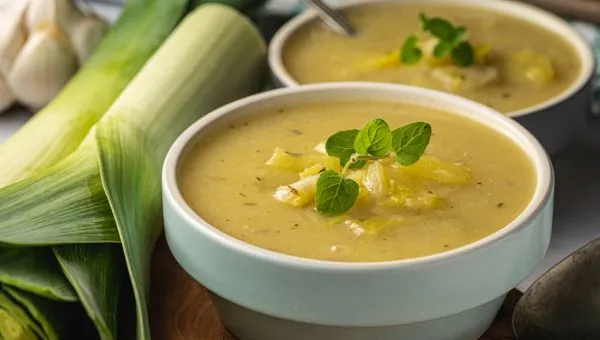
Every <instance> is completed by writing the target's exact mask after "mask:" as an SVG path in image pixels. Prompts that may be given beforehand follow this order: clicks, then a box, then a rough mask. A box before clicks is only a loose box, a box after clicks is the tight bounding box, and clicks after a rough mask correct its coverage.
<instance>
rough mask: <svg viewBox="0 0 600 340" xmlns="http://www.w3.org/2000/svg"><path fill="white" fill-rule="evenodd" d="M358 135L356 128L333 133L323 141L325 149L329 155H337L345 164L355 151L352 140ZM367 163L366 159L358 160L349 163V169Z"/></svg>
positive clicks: (342, 163)
mask: <svg viewBox="0 0 600 340" xmlns="http://www.w3.org/2000/svg"><path fill="white" fill-rule="evenodd" d="M357 135H358V130H346V131H340V132H337V133H334V134H333V135H331V137H329V138H328V139H327V142H325V150H326V151H327V154H328V155H329V156H333V157H337V158H339V159H340V164H341V165H342V166H344V165H346V163H348V161H349V160H350V157H352V155H353V154H355V153H356V151H354V141H355V140H356V136H357ZM365 164H367V162H366V161H364V160H362V161H358V162H356V163H354V164H351V165H349V168H350V169H360V168H362V167H363V166H365Z"/></svg>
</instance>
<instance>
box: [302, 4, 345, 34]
mask: <svg viewBox="0 0 600 340" xmlns="http://www.w3.org/2000/svg"><path fill="white" fill-rule="evenodd" d="M304 2H306V3H307V4H308V5H309V6H311V7H312V8H313V9H315V10H316V11H317V15H319V17H321V19H322V20H323V21H325V23H326V24H327V25H328V26H329V27H331V28H332V29H333V30H335V31H336V32H338V33H340V34H344V35H349V36H354V35H355V34H356V29H355V28H354V27H353V26H352V25H351V24H350V22H349V21H348V19H347V18H346V17H345V16H344V15H343V14H341V13H340V12H338V11H336V10H334V9H333V8H331V7H329V5H327V4H326V3H324V2H323V1H322V0H304Z"/></svg>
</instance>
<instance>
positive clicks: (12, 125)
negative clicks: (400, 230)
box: [0, 5, 600, 290]
mask: <svg viewBox="0 0 600 340" xmlns="http://www.w3.org/2000/svg"><path fill="white" fill-rule="evenodd" d="M94 7H96V9H97V10H98V11H99V13H100V14H101V15H103V16H104V17H106V18H108V19H109V20H111V21H112V20H114V19H115V18H116V17H117V16H118V13H119V11H118V9H116V8H115V7H111V6H107V5H94ZM29 117H30V114H29V113H27V112H26V111H24V110H12V111H9V112H6V113H3V114H1V113H0V143H2V142H4V141H5V140H6V139H7V138H8V137H9V136H10V135H11V134H12V133H13V132H14V131H16V130H17V128H18V127H19V126H21V125H22V124H23V123H24V122H25V121H26V120H27V119H28V118H29ZM553 161H554V167H555V171H556V181H557V184H556V208H555V220H554V227H553V233H552V241H551V243H550V249H549V251H548V254H547V256H546V258H545V259H544V261H543V262H542V263H541V264H540V266H539V267H538V268H537V269H536V270H535V272H534V273H533V274H532V275H531V276H530V277H529V278H527V279H526V280H524V281H523V282H522V283H521V284H520V285H519V286H518V288H519V289H521V290H524V289H526V288H527V287H529V285H530V284H531V283H532V282H533V280H535V278H537V277H538V276H539V275H540V274H542V273H544V272H545V271H546V270H547V269H549V268H550V267H551V266H553V265H554V264H556V263H557V262H558V261H560V260H561V259H563V258H564V257H565V256H567V255H568V254H570V253H571V252H572V251H574V250H576V249H577V248H579V247H580V246H582V245H584V244H586V243H588V242H589V241H591V240H593V239H595V238H597V237H600V179H599V178H600V118H595V119H594V120H593V121H591V122H590V128H589V129H588V131H586V133H585V134H584V135H582V136H581V138H580V139H579V140H577V141H575V142H574V143H573V144H572V145H571V146H570V147H568V148H567V149H565V150H563V151H562V152H560V153H559V154H557V155H555V156H554V157H553ZM490 270H493V269H490Z"/></svg>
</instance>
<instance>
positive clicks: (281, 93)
mask: <svg viewBox="0 0 600 340" xmlns="http://www.w3.org/2000/svg"><path fill="white" fill-rule="evenodd" d="M320 91H334V92H335V91H340V92H342V93H343V92H345V91H350V92H351V91H371V92H370V93H376V92H377V91H383V92H386V91H389V92H392V91H396V92H399V93H404V94H410V95H414V96H420V97H422V98H432V99H434V98H435V99H436V100H440V101H444V102H446V103H450V104H451V105H455V106H461V107H469V108H470V110H472V111H473V112H478V114H482V115H487V116H488V117H490V118H489V119H493V120H494V121H493V123H489V124H486V123H483V122H480V124H484V125H486V126H487V127H490V128H493V129H495V130H496V131H498V132H499V133H503V134H504V135H505V136H506V137H507V138H509V139H510V140H512V141H513V142H514V143H515V144H517V145H518V146H519V147H520V148H521V149H522V150H523V151H524V152H525V154H526V155H527V156H528V158H529V160H530V162H531V163H532V164H533V166H534V169H535V173H536V176H537V179H538V181H537V184H536V188H535V191H534V194H533V196H532V199H531V200H530V202H529V204H528V205H527V207H526V208H525V209H524V210H523V211H522V212H521V213H520V214H519V215H518V216H517V217H516V218H515V219H513V220H512V221H511V222H510V223H509V224H507V225H506V226H504V227H502V228H501V229H499V230H497V231H496V232H494V233H492V234H490V235H487V236H486V237H484V238H481V239H479V240H477V241H475V242H473V243H469V244H466V245H464V246H462V247H458V248H454V249H451V250H448V251H444V252H440V253H435V254H432V255H427V256H421V257H416V258H408V259H400V260H392V261H381V262H338V261H327V260H318V259H311V258H303V257H299V256H294V255H288V254H284V253H279V252H276V251H272V250H268V249H265V248H262V247H259V246H256V245H253V244H250V243H246V242H244V241H241V240H239V239H237V238H235V237H233V236H230V235H229V234H226V233H224V232H222V231H220V230H219V229H218V228H216V227H214V226H212V225H211V224H210V223H208V222H207V221H205V220H204V219H203V218H202V217H201V216H199V215H198V214H196V213H195V212H194V211H193V210H192V208H191V207H190V206H189V205H188V204H187V202H186V201H185V199H184V198H183V196H182V194H181V192H180V190H179V186H178V181H177V169H178V165H179V160H180V159H181V157H182V154H183V152H184V150H185V149H186V147H187V145H189V144H190V143H193V142H194V138H195V137H196V135H198V134H199V133H200V132H201V131H203V130H204V129H206V128H209V127H210V126H211V124H212V123H214V122H216V121H218V120H219V119H221V118H222V117H224V116H227V115H228V114H230V113H235V112H237V111H238V110H241V109H243V108H244V107H246V106H249V105H252V104H255V103H260V102H268V101H269V100H271V99H273V98H277V97H286V96H289V97H291V98H293V97H294V96H297V95H302V94H305V93H307V92H308V93H310V92H313V93H318V92H320ZM251 114H252V113H251ZM467 119H470V118H468V117H467ZM503 130H504V132H503ZM508 130H510V131H511V132H507V131H508ZM511 133H512V134H513V136H515V135H517V134H518V135H520V137H522V138H524V139H525V140H526V143H527V145H525V146H524V145H521V144H519V143H518V142H517V141H516V140H515V138H517V137H511ZM162 187H163V200H164V202H163V203H164V205H165V206H167V205H171V207H172V208H173V209H174V212H175V213H176V214H177V215H179V217H181V218H182V219H183V220H184V221H185V222H186V223H187V224H189V226H192V227H193V228H194V229H195V230H196V231H197V232H200V233H201V234H203V235H204V236H206V237H208V238H210V240H211V241H212V242H215V243H217V244H220V245H221V246H223V247H226V248H229V250H232V251H234V252H236V253H238V254H239V255H242V256H248V257H254V258H258V259H260V260H263V261H267V262H270V263H273V264H276V265H282V266H292V267H293V266H296V267H301V268H305V269H306V268H310V269H311V270H317V271H319V270H327V271H332V270H333V271H341V272H345V271H377V270H387V269H390V268H400V267H402V268H409V267H414V266H420V265H426V264H430V263H438V262H442V261H446V260H449V259H453V258H456V257H458V256H461V255H465V254H468V253H472V252H474V251H477V250H478V249H481V248H485V247H488V246H490V245H492V244H494V243H497V242H499V241H500V240H502V239H505V238H507V237H509V236H510V235H512V234H514V233H516V232H518V231H519V230H521V229H523V228H526V227H527V226H529V225H530V224H532V221H533V220H535V219H536V218H537V217H538V216H539V215H540V214H541V212H542V211H543V210H544V209H545V208H546V206H547V205H548V201H549V200H550V199H551V197H552V196H553V192H554V171H553V168H552V163H551V161H550V158H549V156H548V154H547V152H546V151H545V149H544V148H543V147H542V145H541V144H540V143H539V142H538V141H537V139H536V138H535V137H534V136H533V135H532V134H531V133H530V132H529V131H527V130H526V129H525V128H524V127H522V126H521V125H520V124H519V123H517V122H516V121H514V120H512V119H510V118H509V117H506V116H505V115H502V114H501V113H499V112H497V111H494V110H493V109H491V108H489V107H487V106H484V105H482V104H479V103H476V102H474V101H471V100H468V99H465V98H463V97H459V96H455V95H452V94H448V93H444V92H440V91H436V90H431V89H425V88H419V87H414V86H408V85H398V84H387V83H366V82H343V83H320V84H310V85H301V86H297V87H288V88H281V89H276V90H271V91H267V92H262V93H259V94H255V95H253V96H250V97H246V98H243V99H240V100H237V101H235V102H232V103H230V104H228V105H225V106H223V107H221V108H219V109H216V110H214V111H213V112H211V113H209V114H207V115H205V116H204V117H202V118H200V119H199V120H198V121H196V122H195V123H194V124H193V125H191V126H190V127H189V128H188V129H186V130H185V131H184V132H183V133H182V134H181V135H180V136H179V137H178V138H177V139H176V140H175V142H174V143H173V145H172V146H171V148H170V150H169V152H168V154H167V157H166V158H165V161H164V164H163V169H162Z"/></svg>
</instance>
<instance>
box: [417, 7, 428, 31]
mask: <svg viewBox="0 0 600 340" xmlns="http://www.w3.org/2000/svg"><path fill="white" fill-rule="evenodd" d="M419 19H420V20H421V30H422V31H423V32H427V31H428V30H429V26H428V24H429V18H428V17H427V14H425V13H423V12H421V13H419Z"/></svg>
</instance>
